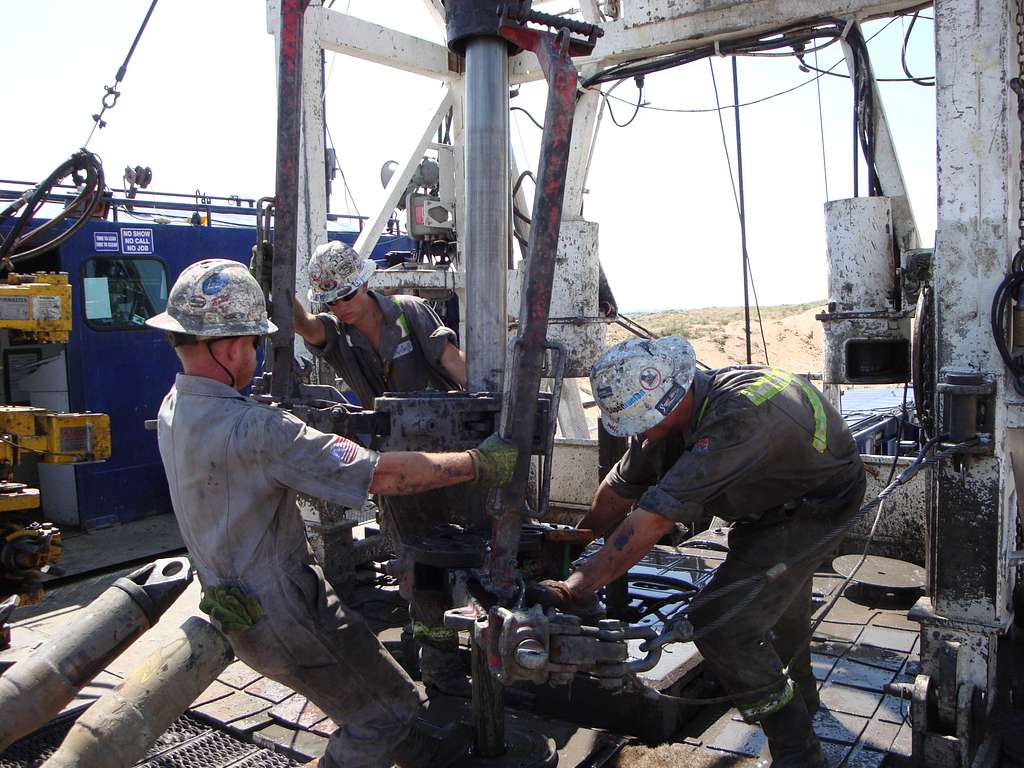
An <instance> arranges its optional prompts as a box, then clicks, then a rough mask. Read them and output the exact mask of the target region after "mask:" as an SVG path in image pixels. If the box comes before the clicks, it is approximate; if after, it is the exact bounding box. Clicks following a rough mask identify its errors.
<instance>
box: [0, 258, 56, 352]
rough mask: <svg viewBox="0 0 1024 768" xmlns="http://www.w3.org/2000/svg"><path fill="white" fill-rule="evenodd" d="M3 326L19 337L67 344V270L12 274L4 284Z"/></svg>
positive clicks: (0, 291)
mask: <svg viewBox="0 0 1024 768" xmlns="http://www.w3.org/2000/svg"><path fill="white" fill-rule="evenodd" d="M0 328H8V329H10V330H12V331H14V332H15V335H16V337H17V338H27V339H32V340H33V341H53V342H65V343H66V342H67V340H68V334H69V333H70V332H71V286H70V285H69V284H68V275H67V273H66V272H55V273H46V272H37V273H36V274H34V275H17V274H11V275H8V276H7V283H6V284H4V283H0Z"/></svg>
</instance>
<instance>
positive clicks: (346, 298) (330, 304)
mask: <svg viewBox="0 0 1024 768" xmlns="http://www.w3.org/2000/svg"><path fill="white" fill-rule="evenodd" d="M357 293H359V289H358V288H356V289H355V290H354V291H352V292H351V293H346V294H345V295H344V296H339V297H338V298H336V299H335V300H334V301H328V302H327V306H328V307H333V306H334V305H335V304H337V303H338V302H339V301H352V299H354V298H355V295H356V294H357Z"/></svg>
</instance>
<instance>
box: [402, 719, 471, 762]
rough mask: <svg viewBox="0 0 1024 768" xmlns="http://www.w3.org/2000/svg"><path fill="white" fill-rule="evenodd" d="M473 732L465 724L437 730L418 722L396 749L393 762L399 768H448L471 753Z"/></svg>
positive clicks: (416, 721) (455, 724)
mask: <svg viewBox="0 0 1024 768" xmlns="http://www.w3.org/2000/svg"><path fill="white" fill-rule="evenodd" d="M472 746H473V729H472V728H470V727H469V726H468V725H464V724H463V723H450V724H449V725H447V726H445V727H444V728H436V727H434V726H432V725H429V724H427V723H425V722H423V721H422V720H419V719H417V720H415V721H414V722H413V724H412V728H410V729H409V735H408V736H406V737H405V738H404V739H403V740H402V742H401V743H400V744H399V745H398V746H397V747H395V751H394V754H393V755H392V759H393V760H394V761H395V765H396V766H398V768H448V766H450V765H452V764H453V763H454V762H455V761H457V760H459V759H461V758H463V757H465V756H466V755H467V754H469V749H470V747H472Z"/></svg>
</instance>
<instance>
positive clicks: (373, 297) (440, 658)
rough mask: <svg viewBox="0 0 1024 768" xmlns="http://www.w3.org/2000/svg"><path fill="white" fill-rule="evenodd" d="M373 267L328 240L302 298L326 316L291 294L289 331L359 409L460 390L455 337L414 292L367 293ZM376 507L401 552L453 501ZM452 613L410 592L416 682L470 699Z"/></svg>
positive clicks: (461, 361)
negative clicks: (399, 395) (400, 396)
mask: <svg viewBox="0 0 1024 768" xmlns="http://www.w3.org/2000/svg"><path fill="white" fill-rule="evenodd" d="M376 269H377V265H376V264H375V263H374V261H373V260H371V259H364V258H363V257H362V256H360V255H359V254H358V253H357V252H356V251H355V250H354V249H352V248H351V247H349V246H348V245H346V244H345V243H341V242H338V241H331V242H328V243H324V244H322V245H320V246H318V247H317V248H316V250H315V251H313V255H312V256H311V257H310V259H309V282H310V287H309V293H308V299H309V302H310V304H312V305H322V306H323V307H324V308H325V311H323V312H320V313H319V314H316V315H312V314H310V313H309V312H307V311H306V310H305V308H304V307H303V305H302V303H301V302H300V301H299V300H298V299H297V298H296V300H295V301H294V302H293V304H292V308H293V319H294V324H295V332H296V333H297V334H299V335H300V336H301V337H302V339H303V340H304V341H305V343H306V349H308V350H309V351H310V352H311V353H312V354H314V355H316V356H317V357H319V358H321V359H323V360H325V361H326V362H327V363H328V364H329V365H330V366H331V368H332V369H333V370H334V373H335V375H336V376H338V377H339V378H341V379H343V380H344V381H345V383H346V384H348V386H349V388H350V389H351V390H352V391H353V392H354V393H355V395H356V397H357V398H358V399H359V404H360V405H362V407H364V408H372V407H373V401H374V398H377V397H380V396H381V395H383V394H384V393H385V392H413V391H420V390H429V389H433V390H439V391H442V392H444V391H451V390H464V389H465V388H466V358H465V355H464V354H463V352H462V351H461V350H460V349H459V348H458V347H457V346H456V345H455V340H456V337H455V331H453V330H452V329H450V328H448V327H447V326H445V325H444V324H443V323H442V322H441V319H440V318H439V317H438V316H437V313H435V312H434V310H433V309H431V307H430V305H429V304H427V302H426V301H424V300H423V299H421V298H419V297H417V296H406V295H394V296H385V295H384V294H382V293H379V292H377V291H373V290H370V288H369V280H370V277H371V276H372V275H373V273H374V272H375V271H376ZM371 447H375V446H373V445H371ZM378 506H379V508H380V510H381V527H382V531H383V533H384V535H385V536H387V537H388V539H389V543H390V544H392V545H393V546H394V549H395V551H396V553H397V554H399V555H401V554H402V550H403V542H404V541H407V540H408V539H409V538H410V537H413V536H422V535H425V534H428V533H429V532H430V531H431V530H432V529H433V528H435V527H436V526H437V525H438V524H440V523H443V522H446V521H447V519H448V510H449V509H450V508H451V506H452V505H451V503H450V497H449V496H447V495H446V494H445V493H423V494H416V495H414V496H402V497H397V496H391V497H388V496H381V497H380V498H379V499H378ZM399 562H404V560H399ZM450 607H451V606H450V605H447V604H442V603H439V602H438V601H437V600H436V599H430V598H425V597H424V596H422V595H416V594H414V595H413V596H412V601H411V603H410V606H409V613H410V618H411V627H412V636H413V638H415V640H416V642H417V644H418V645H419V667H420V679H421V680H422V681H423V684H424V685H426V686H427V688H428V689H430V690H431V691H432V692H433V691H439V692H441V693H445V694H450V695H462V696H468V695H469V691H470V688H469V682H468V681H467V679H466V673H465V670H464V668H463V664H462V662H461V660H460V659H459V656H458V635H457V633H455V632H454V631H452V630H450V629H447V628H446V627H445V626H444V612H445V610H446V609H448V608H450Z"/></svg>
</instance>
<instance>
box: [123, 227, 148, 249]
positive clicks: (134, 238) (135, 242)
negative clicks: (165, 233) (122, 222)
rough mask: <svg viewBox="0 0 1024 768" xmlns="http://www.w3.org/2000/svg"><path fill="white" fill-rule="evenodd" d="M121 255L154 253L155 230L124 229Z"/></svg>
mask: <svg viewBox="0 0 1024 768" xmlns="http://www.w3.org/2000/svg"><path fill="white" fill-rule="evenodd" d="M121 253H133V254H141V253H153V230H152V229H148V228H147V229H122V230H121Z"/></svg>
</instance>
